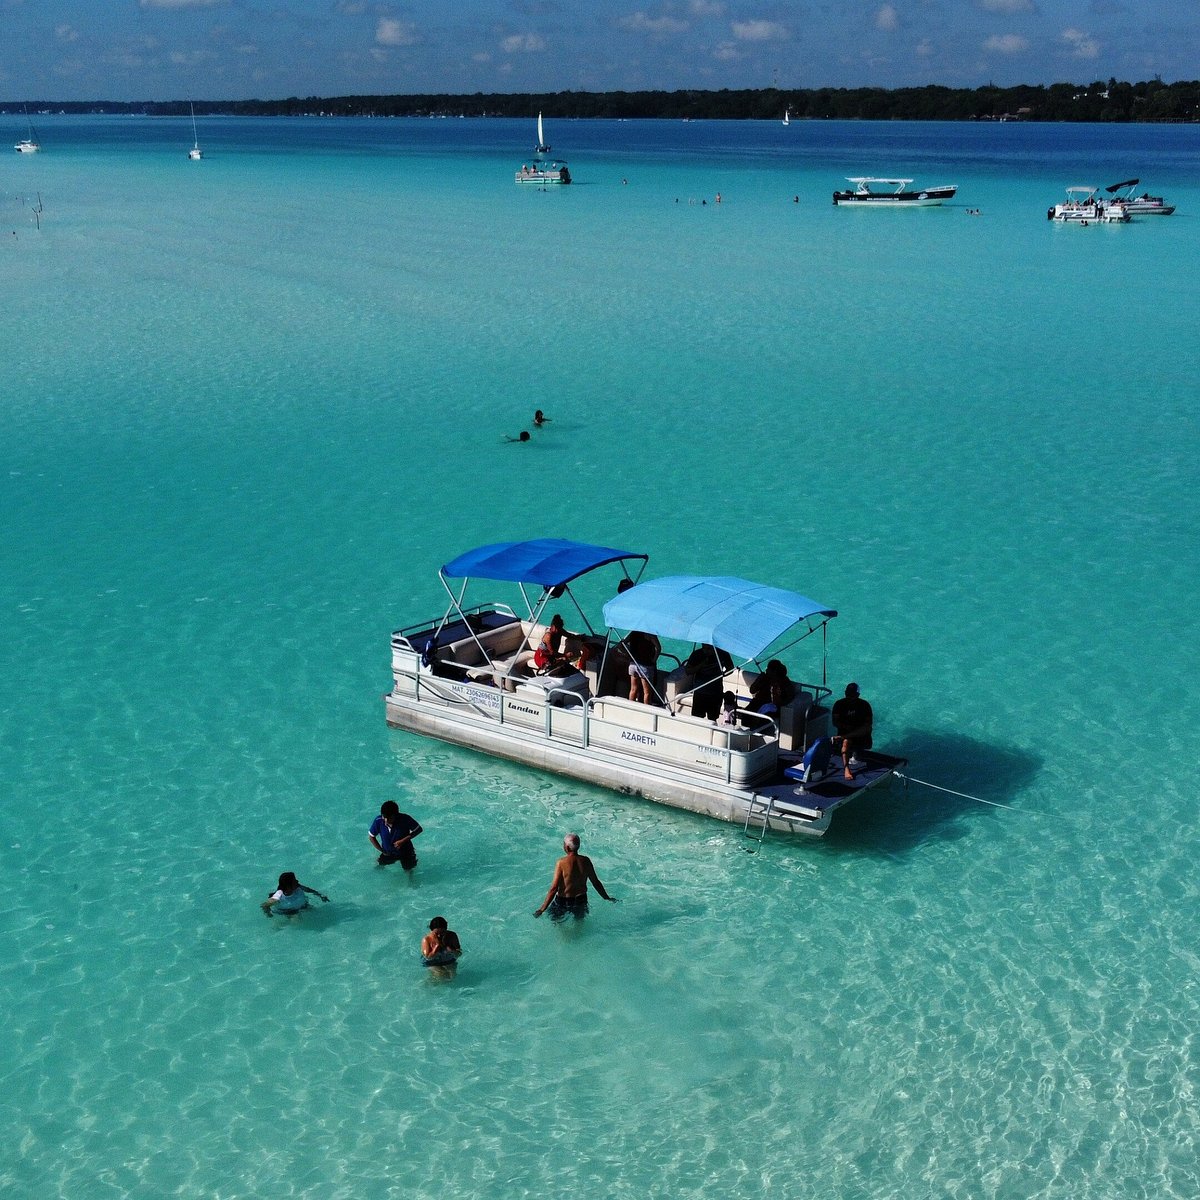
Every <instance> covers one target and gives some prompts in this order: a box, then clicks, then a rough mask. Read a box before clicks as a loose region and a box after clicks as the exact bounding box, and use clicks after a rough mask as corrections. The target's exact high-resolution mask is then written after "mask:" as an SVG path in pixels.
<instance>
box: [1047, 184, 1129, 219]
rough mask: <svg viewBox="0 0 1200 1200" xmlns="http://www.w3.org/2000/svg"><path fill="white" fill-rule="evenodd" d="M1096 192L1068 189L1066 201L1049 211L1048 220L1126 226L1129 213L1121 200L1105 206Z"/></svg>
mask: <svg viewBox="0 0 1200 1200" xmlns="http://www.w3.org/2000/svg"><path fill="white" fill-rule="evenodd" d="M1096 192H1097V189H1096V188H1094V187H1069V188H1067V199H1066V201H1065V202H1064V203H1062V204H1056V205H1055V206H1054V207H1053V208H1051V209H1049V210H1047V212H1046V217H1047V219H1049V220H1051V221H1063V222H1066V223H1068V224H1079V225H1090V224H1092V223H1093V222H1098V223H1100V224H1105V225H1111V224H1114V223H1116V224H1124V223H1126V222H1127V221H1128V220H1129V212H1128V210H1127V209H1126V207H1125V205H1124V204H1122V203H1121V201H1120V200H1110V201H1109V202H1108V203H1107V204H1105V202H1104V201H1103V200H1102V199H1100V198H1099V197H1098V196H1097V195H1096Z"/></svg>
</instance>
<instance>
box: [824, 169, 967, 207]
mask: <svg viewBox="0 0 1200 1200" xmlns="http://www.w3.org/2000/svg"><path fill="white" fill-rule="evenodd" d="M847 182H849V183H852V184H854V190H853V191H844V192H834V193H833V202H834V204H850V205H855V204H857V205H875V206H878V207H880V208H932V207H933V206H934V205H937V204H941V203H942V202H943V201H946V200H953V199H954V195H955V193H956V192H957V191H958V184H957V183H948V184H942V185H940V186H938V187H931V188H920V189H917V190H909V188H908V185H909V184H910V183H912V180H911V179H882V178H879V177H878V176H874V175H849V176H847ZM881 184H882V185H886V186H887V187H889V188H892V189H893V190H892V191H884V190H881V188H880V187H877V186H876V185H881Z"/></svg>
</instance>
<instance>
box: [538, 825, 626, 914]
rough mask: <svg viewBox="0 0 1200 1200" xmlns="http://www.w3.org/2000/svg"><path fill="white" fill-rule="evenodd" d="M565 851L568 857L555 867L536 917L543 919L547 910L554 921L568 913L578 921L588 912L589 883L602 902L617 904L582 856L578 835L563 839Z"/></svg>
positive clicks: (594, 870)
mask: <svg viewBox="0 0 1200 1200" xmlns="http://www.w3.org/2000/svg"><path fill="white" fill-rule="evenodd" d="M563 849H564V850H565V851H566V854H564V855H563V856H562V858H560V859H559V860H558V862H557V863H555V864H554V878H553V880H551V882H550V890H549V891H548V892H547V893H546V898H545V900H543V901H542V907H541V908H539V909H537V910H536V911H535V912H534V914H533V915H534V916H535V917H540V916H541V915H542V913H544V912H545V911H546V909H550V919H551V920H552V921H561V920H562V919H563V918H564V917H565V916H567V915H568V914H570V915H571V916H573V917H575V919H576V920H578V919H579V918H580V917H582V916H585V915H586V914H587V910H588V891H587V885H588V883H589V881H590V882H591V885H592V887H594V888H595V889H596V892H597V894H598V895H599V896H600V898H601V899H602V900H608V901H610V902H611V903H613V904H616V903H617V901H616V899H615V898H614V897H612V896H610V895H609V894H608V893H607V892H606V891H605V890H604V884H602V883H601V882H600V877H599V876H598V875H597V874H596V868H595V867H593V866H592V860H591V859H590V858H588V857H587V856H586V855H584V854H580V853H579V834H577V833H568V834H567V836H566V837H564V838H563Z"/></svg>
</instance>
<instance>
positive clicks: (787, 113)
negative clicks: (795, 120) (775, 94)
mask: <svg viewBox="0 0 1200 1200" xmlns="http://www.w3.org/2000/svg"><path fill="white" fill-rule="evenodd" d="M783 123H784V124H785V125H790V124H791V123H792V110H791V109H790V108H785V109H784V110H783Z"/></svg>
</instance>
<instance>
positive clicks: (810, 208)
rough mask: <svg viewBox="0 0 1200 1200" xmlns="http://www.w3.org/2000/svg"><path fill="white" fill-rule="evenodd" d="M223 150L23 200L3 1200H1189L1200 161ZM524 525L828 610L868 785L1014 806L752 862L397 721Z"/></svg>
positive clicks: (829, 129)
mask: <svg viewBox="0 0 1200 1200" xmlns="http://www.w3.org/2000/svg"><path fill="white" fill-rule="evenodd" d="M185 126H186V123H179V124H178V125H175V124H172V123H167V122H137V121H106V120H93V121H82V122H67V121H66V120H65V119H64V120H63V121H62V122H61V123H58V122H55V121H54V120H50V121H48V122H47V123H46V125H45V126H44V127H43V126H39V131H38V132H39V134H40V136H41V140H42V143H43V146H44V147H45V149H44V151H43V153H42V154H41V155H38V156H35V157H30V156H17V155H12V156H11V157H10V158H9V159H7V160H0V162H2V163H3V166H2V167H0V180H2V182H0V204H2V206H3V207H2V216H3V224H2V225H0V234H3V251H2V252H0V253H2V264H3V271H4V278H5V282H6V285H7V286H6V295H7V304H6V306H5V310H6V311H5V322H4V326H5V330H6V336H5V346H6V353H5V355H4V357H3V365H0V437H2V444H3V445H4V447H5V451H6V453H5V459H6V462H5V470H4V472H3V474H2V475H0V498H2V500H3V510H4V512H5V513H6V514H8V521H7V523H6V536H5V538H4V540H3V542H2V543H0V545H3V551H2V558H0V567H2V569H0V603H2V604H3V609H4V614H5V621H4V625H5V637H4V640H3V643H2V645H3V657H2V658H0V717H2V720H0V779H3V780H4V813H5V822H4V831H3V838H2V839H0V870H2V876H3V878H4V880H5V882H6V885H7V901H8V902H7V904H6V906H5V907H4V910H3V912H2V913H0V931H2V935H3V944H4V947H5V954H4V956H3V959H2V965H0V988H2V991H0V995H3V998H4V1011H5V1016H6V1025H7V1032H6V1035H5V1037H4V1039H3V1042H0V1044H2V1045H4V1047H5V1049H6V1054H5V1055H4V1057H3V1059H2V1060H0V1062H2V1064H3V1065H2V1067H0V1069H2V1070H3V1075H4V1082H5V1087H4V1089H3V1095H2V1097H0V1136H2V1137H3V1141H4V1144H5V1145H6V1146H7V1147H8V1153H7V1154H6V1155H4V1156H3V1157H2V1158H0V1188H2V1189H3V1191H4V1193H5V1194H6V1195H10V1196H14V1197H39V1198H40V1197H48V1196H63V1197H78V1196H105V1195H112V1196H144V1197H158V1196H162V1195H171V1194H176V1195H180V1196H188V1197H192V1196H239V1197H240V1196H252V1195H253V1196H258V1195H278V1196H312V1197H317V1196H320V1197H342V1196H344V1197H351V1196H353V1197H374V1196H387V1195H391V1194H393V1193H394V1194H400V1193H404V1194H413V1195H430V1196H432V1195H438V1196H451V1197H453V1196H462V1197H467V1196H472V1197H474V1196H485V1195H486V1196H505V1197H507V1196H521V1195H528V1196H540V1195H545V1194H548V1193H549V1192H550V1191H551V1190H552V1189H553V1190H556V1191H557V1190H581V1189H589V1190H592V1191H594V1192H596V1193H598V1194H607V1195H615V1196H639V1197H641V1196H662V1197H667V1196H672V1197H676V1196H699V1195H705V1196H721V1195H770V1196H781V1197H808V1196H812V1197H825V1196H829V1195H840V1196H846V1197H852V1196H863V1197H877V1196H882V1197H887V1196H895V1197H905V1198H909V1197H913V1196H937V1197H944V1196H953V1197H962V1198H967V1197H970V1198H975V1197H1006V1198H1007V1197H1013V1198H1017V1197H1021V1198H1024V1197H1032V1196H1053V1197H1089V1198H1090V1197H1130V1196H1146V1197H1167V1196H1177V1197H1193V1196H1195V1195H1196V1194H1197V1192H1200V1177H1198V1176H1200V1172H1198V1171H1197V1169H1196V1166H1195V1162H1194V1159H1195V1145H1196V1139H1197V1136H1198V1134H1200V1129H1198V1118H1200V1099H1198V1096H1197V1088H1198V1087H1200V1079H1198V1071H1197V1051H1196V1046H1195V1030H1196V1028H1197V1026H1198V1017H1200V1011H1198V1010H1200V997H1198V994H1197V985H1196V968H1197V965H1198V955H1197V950H1196V944H1195V943H1196V929H1197V917H1198V915H1200V903H1198V899H1200V897H1198V887H1197V883H1196V878H1195V872H1194V869H1193V863H1194V860H1195V858H1196V856H1197V852H1198V851H1200V845H1198V842H1200V838H1198V836H1197V834H1196V833H1195V830H1194V822H1193V821H1192V819H1191V817H1192V813H1193V810H1194V805H1195V801H1194V795H1193V792H1194V789H1193V787H1192V784H1191V778H1190V770H1189V768H1190V766H1191V764H1192V763H1193V762H1194V761H1195V760H1196V757H1197V750H1198V749H1200V747H1198V746H1197V741H1198V739H1197V734H1196V732H1195V730H1196V727H1197V715H1198V709H1200V701H1198V700H1197V696H1196V689H1195V687H1194V685H1193V682H1192V664H1193V663H1194V662H1195V660H1196V656H1197V645H1196V642H1197V634H1196V632H1195V629H1194V622H1192V621H1191V620H1190V619H1189V618H1188V617H1187V616H1186V613H1187V612H1188V611H1189V607H1190V602H1191V599H1192V596H1193V594H1194V591H1195V586H1196V582H1197V579H1196V576H1197V568H1196V562H1197V554H1196V549H1197V547H1196V534H1195V529H1196V519H1195V518H1196V512H1195V501H1194V496H1195V491H1196V476H1197V467H1196V463H1197V461H1198V457H1197V450H1198V445H1197V442H1198V440H1200V439H1198V436H1197V428H1196V422H1195V421H1194V419H1193V417H1192V412H1191V410H1192V407H1193V403H1194V399H1193V398H1194V392H1195V388H1194V382H1193V379H1192V375H1193V372H1194V360H1195V301H1194V275H1195V269H1196V264H1197V262H1200V256H1198V254H1197V243H1198V240H1200V223H1198V221H1200V218H1198V217H1197V216H1196V214H1200V187H1198V186H1197V183H1196V180H1197V178H1198V172H1197V167H1198V166H1200V135H1198V134H1197V132H1196V130H1195V129H1189V128H1182V127H1167V128H1121V129H1100V128H1094V127H1086V128H1080V129H1074V128H1069V129H1068V128H1061V127H1059V128H1048V127H1035V126H1010V125H1004V126H985V127H976V126H913V125H872V124H853V125H839V124H819V125H808V124H805V125H799V126H797V125H795V124H794V125H793V126H791V127H790V129H788V130H784V129H782V127H775V126H754V125H720V124H707V123H701V122H694V123H691V124H688V125H684V124H682V123H678V124H676V123H671V124H666V123H645V124H642V123H636V122H627V123H611V124H606V123H583V122H579V123H574V122H572V123H562V124H560V125H558V126H557V127H556V128H555V129H554V130H553V131H551V130H549V129H548V130H547V132H548V133H549V134H551V136H552V138H553V139H554V141H555V143H556V149H558V150H559V151H561V152H562V153H563V155H564V156H565V157H567V158H568V159H569V160H570V162H571V166H572V171H573V173H574V174H575V176H576V178H577V180H578V181H579V182H578V186H577V187H572V188H570V189H565V190H562V191H559V192H548V193H541V192H537V191H533V190H523V189H518V188H516V187H515V186H514V185H513V184H512V183H511V178H512V176H511V172H512V171H513V170H514V169H515V168H516V167H517V166H519V165H520V161H521V156H522V155H523V154H524V155H526V156H528V152H529V150H528V147H529V143H530V138H529V130H528V129H526V128H525V127H524V125H517V124H510V123H505V122H468V121H443V122H432V121H431V122H386V123H385V122H361V123H342V122H283V121H280V122H241V121H214V122H211V123H209V124H208V125H207V127H202V128H201V130H200V135H201V142H202V144H203V145H204V147H205V151H206V154H207V155H208V156H209V157H208V158H207V159H206V160H205V161H204V162H203V163H200V164H193V163H189V162H188V161H187V160H186V158H185V157H184V152H185V151H186V149H187V147H188V145H189V144H190V127H185ZM19 133H20V130H14V131H13V133H12V136H13V137H14V138H15V137H16V136H18V134H19ZM862 173H878V174H893V173H898V174H903V175H914V176H917V177H918V178H919V179H920V180H922V181H924V182H927V183H939V182H957V183H959V184H960V186H961V191H960V195H959V203H957V204H956V205H954V206H949V207H947V208H944V209H942V210H934V211H926V212H918V213H903V214H902V213H880V212H875V213H863V212H847V211H844V210H837V209H834V208H833V207H832V205H830V204H829V193H830V192H831V191H832V190H833V188H834V187H835V186H838V185H839V184H840V181H841V179H842V177H843V176H845V175H853V174H862ZM1134 174H1138V175H1141V176H1142V178H1143V179H1144V181H1145V182H1146V184H1147V185H1148V186H1149V187H1150V188H1151V190H1153V191H1155V192H1156V193H1157V192H1162V193H1165V194H1166V195H1167V197H1168V198H1169V199H1170V200H1171V201H1172V202H1174V203H1176V204H1178V206H1179V211H1178V212H1177V214H1176V215H1175V216H1173V217H1171V218H1169V219H1165V220H1164V219H1154V218H1149V219H1144V220H1141V221H1139V222H1136V223H1135V224H1132V225H1130V226H1128V227H1125V228H1089V229H1066V228H1059V227H1056V226H1052V225H1050V224H1049V223H1048V222H1046V220H1045V219H1044V213H1045V210H1046V208H1047V206H1049V205H1050V204H1051V203H1053V202H1054V201H1055V200H1057V199H1058V198H1059V197H1060V195H1061V194H1062V192H1063V189H1064V188H1065V187H1066V186H1069V185H1073V184H1079V183H1087V184H1099V185H1103V184H1105V183H1108V182H1111V181H1113V180H1116V179H1120V178H1124V177H1126V176H1131V175H1134ZM623 180H626V181H627V182H622V181H623ZM718 191H719V192H721V194H722V201H723V202H722V204H721V205H720V206H719V207H717V206H715V205H714V204H713V198H714V196H715V194H716V192H718ZM39 195H40V198H41V206H42V212H41V214H40V220H41V229H40V230H38V229H37V228H36V227H35V224H34V220H33V215H32V206H34V205H36V204H37V198H38V196H39ZM793 196H797V197H799V201H798V202H795V203H794V202H793V199H792V198H793ZM701 198H704V199H707V201H708V203H707V204H706V205H703V206H702V205H701V204H700V203H699V201H700V200H701ZM691 201H695V203H691ZM967 208H979V209H980V210H981V212H980V215H979V216H977V217H976V216H971V215H968V214H967V212H966V209H967ZM14 232H15V236H14ZM535 407H541V408H544V409H546V411H547V412H548V413H549V414H550V415H551V417H552V418H553V420H552V423H551V425H549V426H548V427H547V428H545V429H544V430H542V431H539V432H538V434H537V436H536V438H535V440H534V441H533V442H532V443H531V444H530V445H528V446H510V445H507V444H505V443H504V442H503V440H502V435H503V434H504V433H515V432H516V431H517V430H518V429H520V428H522V427H523V426H525V425H527V424H528V421H529V417H530V414H531V413H532V411H533V409H534V408H535ZM538 535H552V536H571V537H578V538H582V539H595V540H598V541H603V542H606V543H609V544H618V545H628V546H630V547H631V548H634V549H643V550H646V551H648V552H649V553H650V554H651V570H652V571H654V572H656V573H669V572H676V571H693V570H699V571H713V572H729V573H736V574H743V575H747V576H749V577H751V578H759V579H763V580H765V581H772V582H777V583H779V584H781V585H783V586H790V587H794V588H796V589H798V590H800V591H803V592H805V593H806V594H809V595H812V596H815V597H817V598H819V599H820V600H822V601H823V602H825V603H828V604H830V605H832V606H834V607H837V608H838V609H839V610H841V615H840V616H839V617H838V619H837V620H836V621H835V622H834V624H833V627H832V630H831V647H830V669H831V672H832V682H833V683H834V684H835V685H838V686H840V684H841V683H843V682H844V681H845V680H846V679H848V678H850V677H854V678H856V679H858V680H859V682H860V683H861V684H862V685H863V689H864V693H865V694H866V695H867V696H868V697H869V698H870V699H871V700H872V701H873V703H874V704H875V706H876V712H877V714H878V733H877V742H878V744H880V745H881V746H886V747H888V748H892V749H895V750H897V751H898V752H902V753H907V754H908V755H909V756H910V757H911V758H912V760H913V772H914V774H916V775H917V776H918V777H920V778H924V779H930V780H933V781H935V782H939V783H941V784H943V785H945V786H947V787H951V788H956V789H958V790H962V791H966V792H969V793H972V794H975V795H980V796H983V797H986V798H988V799H991V800H994V801H996V802H999V803H1002V804H1005V805H1009V806H1011V808H1012V809H1014V810H1015V811H1006V810H1003V809H996V808H989V807H986V806H983V805H979V804H974V803H972V802H970V801H965V800H961V799H958V798H955V797H953V796H948V795H946V794H943V793H935V792H931V791H928V790H925V789H921V788H918V787H915V786H914V787H911V788H910V789H909V790H908V792H907V793H905V791H904V790H903V789H902V788H899V787H897V788H895V789H894V790H893V791H891V792H889V793H883V794H879V795H876V796H874V797H872V798H871V799H870V800H869V801H867V802H864V803H863V804H862V805H861V806H860V807H858V808H857V809H851V810H849V811H848V812H845V813H843V814H841V815H840V816H839V819H838V820H837V822H836V823H835V826H834V829H833V830H832V831H831V833H830V835H829V836H828V837H827V838H826V839H824V840H823V841H819V842H810V841H801V842H796V841H788V840H786V839H783V838H773V839H769V840H768V841H767V842H766V843H765V844H764V845H763V847H762V849H761V850H760V851H759V852H758V853H755V854H750V853H747V843H745V842H744V840H743V839H742V837H741V834H740V830H738V829H735V828H733V827H730V826H725V825H723V824H720V823H716V822H708V821H704V820H702V819H699V818H693V817H690V816H687V815H684V814H679V813H674V812H671V811H669V810H665V809H660V808H658V807H655V806H651V805H647V804H644V803H640V802H635V801H631V800H627V799H624V798H622V797H619V796H616V795H614V794H610V793H607V792H604V791H599V790H596V789H592V788H588V787H584V786H581V785H576V784H572V783H569V782H564V781H561V780H557V779H554V778H550V777H545V776H542V775H539V774H537V773H534V772H530V771H526V770H522V769H520V768H517V767H514V766H509V765H505V764H497V763H493V762H491V761H489V760H486V759H483V758H480V757H477V756H474V755H470V754H467V753H465V752H460V751H457V750H454V749H450V748H447V747H442V746H439V745H436V744H432V743H427V742H424V741H422V740H419V739H416V738H413V737H410V736H408V735H404V734H400V733H394V732H389V731H388V730H387V729H386V728H385V726H384V722H383V710H382V704H381V701H380V695H381V693H382V692H383V691H384V690H385V688H386V687H387V685H388V677H389V676H388V634H389V632H390V630H391V629H392V628H393V627H394V626H396V625H399V624H401V623H406V622H408V621H409V620H415V619H419V618H420V617H423V616H426V615H430V614H432V613H434V612H437V611H440V602H439V599H438V597H439V592H440V589H439V587H438V585H437V580H436V568H437V566H438V565H439V564H440V563H441V562H443V561H445V560H446V559H447V558H448V557H450V556H451V555H452V554H454V553H457V552H458V551H461V550H463V549H465V548H467V547H469V546H471V545H474V544H476V543H479V542H484V541H491V540H497V539H500V538H506V537H520V536H538ZM387 798H396V799H398V800H400V801H401V803H402V806H403V807H404V808H405V809H406V810H408V811H410V812H412V813H414V814H416V815H417V816H418V817H419V818H420V820H421V821H422V822H423V823H424V825H425V828H426V833H425V834H424V835H423V837H422V838H421V839H420V841H419V843H418V850H419V853H420V856H421V864H420V866H419V868H418V869H417V871H416V872H415V874H414V876H413V877H411V878H409V877H405V876H403V875H398V874H395V873H391V872H383V871H380V870H378V869H377V868H376V867H375V865H374V860H373V856H372V855H371V853H370V848H369V846H368V844H367V840H366V827H367V825H368V824H369V822H370V819H371V817H372V816H373V815H374V813H375V812H376V811H377V810H378V805H379V803H380V802H381V801H382V800H384V799H387ZM567 828H575V829H578V830H579V831H580V833H581V834H582V835H583V838H584V847H585V850H587V851H589V852H590V853H592V854H593V855H594V856H595V859H596V862H597V865H598V868H599V870H600V873H601V876H602V877H603V879H604V880H605V883H606V884H607V885H608V886H609V889H610V890H611V891H612V892H613V894H614V895H617V896H618V897H620V898H621V900H622V901H623V902H622V903H621V904H620V905H617V906H603V907H602V908H599V909H597V910H596V911H594V913H593V916H592V917H591V918H589V920H588V922H586V924H585V926H583V927H581V928H578V929H569V930H568V929H557V928H553V927H551V926H550V925H548V924H547V923H545V922H534V921H533V920H531V919H530V916H529V913H530V912H531V910H532V909H533V908H534V907H535V906H536V905H537V903H538V902H539V901H540V899H541V897H542V895H543V894H544V891H545V888H546V886H547V884H548V882H549V873H550V869H551V865H552V862H553V859H554V856H555V851H556V848H557V845H558V841H559V839H560V837H561V834H562V832H563V831H564V830H565V829H567ZM289 868H290V869H293V870H295V871H296V872H297V873H298V874H299V876H300V878H301V879H302V880H303V881H305V882H306V883H310V884H312V885H313V886H317V887H319V888H321V889H322V890H323V891H326V892H328V893H330V894H331V895H332V896H333V899H334V903H332V904H331V905H329V906H324V907H321V908H319V909H317V910H314V911H312V912H310V913H307V914H305V915H304V917H302V918H301V919H300V920H299V921H296V922H293V923H286V922H284V921H281V920H280V921H272V922H267V921H265V920H263V918H262V916H261V914H260V913H259V911H258V907H257V901H258V900H260V899H261V898H262V897H263V896H264V895H265V894H266V892H267V890H268V888H269V886H271V885H272V883H273V881H274V879H275V877H276V876H277V875H278V873H279V872H280V871H281V870H284V869H289ZM438 912H444V913H445V914H446V915H447V916H448V917H449V918H450V919H451V923H452V925H453V927H454V928H456V929H457V930H458V932H459V933H460V935H461V936H462V939H463V942H464V945H465V946H466V949H467V954H466V956H465V957H464V960H463V963H462V966H461V968H460V970H459V973H458V976H457V979H456V980H455V981H454V982H453V983H452V984H438V983H435V982H434V981H433V980H430V979H428V978H426V977H425V976H424V974H423V973H422V969H421V968H420V966H419V964H418V963H417V961H416V948H417V944H418V942H419V938H420V934H421V932H422V931H423V929H424V928H425V925H426V924H427V922H428V919H429V917H430V916H432V915H434V914H435V913H438ZM418 1163H419V1164H420V1165H418Z"/></svg>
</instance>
